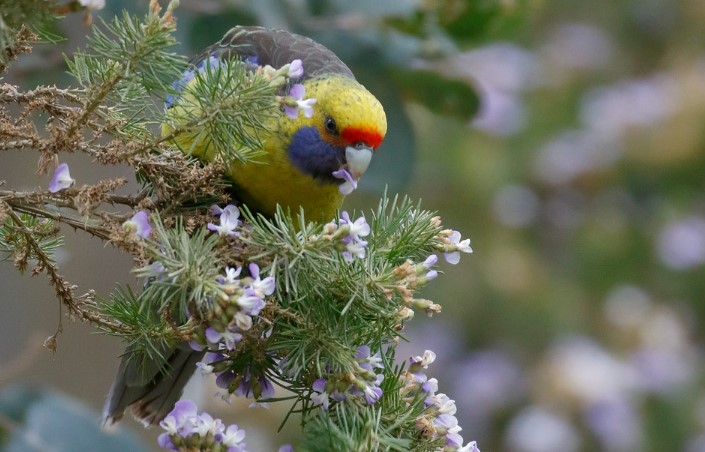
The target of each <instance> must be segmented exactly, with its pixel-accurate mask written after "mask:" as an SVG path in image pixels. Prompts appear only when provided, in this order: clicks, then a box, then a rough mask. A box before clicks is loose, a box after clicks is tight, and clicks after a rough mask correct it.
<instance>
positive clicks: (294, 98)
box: [284, 83, 317, 119]
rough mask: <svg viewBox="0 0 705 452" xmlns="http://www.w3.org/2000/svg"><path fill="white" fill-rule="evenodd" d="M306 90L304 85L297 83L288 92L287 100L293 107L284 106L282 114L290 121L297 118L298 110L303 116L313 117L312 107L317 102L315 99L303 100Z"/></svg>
mask: <svg viewBox="0 0 705 452" xmlns="http://www.w3.org/2000/svg"><path fill="white" fill-rule="evenodd" d="M304 95H306V88H305V87H304V85H301V84H299V83H297V84H296V85H294V86H292V87H291V90H290V91H289V99H290V101H291V103H292V104H294V105H293V106H289V105H286V106H284V112H285V113H286V115H287V116H288V117H290V118H291V119H296V118H298V117H299V110H301V111H303V113H304V116H305V117H307V118H310V117H311V116H313V105H314V104H315V103H316V102H317V100H316V99H315V98H310V99H304Z"/></svg>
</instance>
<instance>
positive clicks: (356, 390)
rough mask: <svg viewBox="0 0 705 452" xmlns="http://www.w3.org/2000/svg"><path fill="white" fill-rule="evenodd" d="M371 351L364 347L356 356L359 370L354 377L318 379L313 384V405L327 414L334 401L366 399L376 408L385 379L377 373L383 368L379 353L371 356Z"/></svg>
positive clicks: (332, 376)
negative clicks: (376, 370) (376, 371)
mask: <svg viewBox="0 0 705 452" xmlns="http://www.w3.org/2000/svg"><path fill="white" fill-rule="evenodd" d="M370 353H371V352H370V347H368V346H367V345H362V346H360V347H358V349H357V352H356V353H355V370H354V371H353V372H352V373H344V374H331V375H328V376H327V377H326V378H323V377H321V378H318V379H316V380H315V381H314V382H313V385H312V386H311V389H312V390H313V395H312V396H311V402H312V403H313V405H314V406H321V407H322V408H323V409H324V410H327V409H328V407H329V406H330V399H333V400H334V401H336V402H342V401H343V400H347V399H349V398H362V397H364V399H365V401H366V402H367V403H368V404H370V405H373V404H375V403H376V402H377V401H378V400H379V399H380V398H381V397H382V389H381V388H380V387H379V385H380V384H381V383H382V381H383V380H384V375H382V374H377V373H375V369H378V368H383V367H384V366H383V365H382V359H381V357H380V354H379V352H377V353H376V354H374V355H371V354H370Z"/></svg>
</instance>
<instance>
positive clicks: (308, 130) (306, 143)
mask: <svg viewBox="0 0 705 452" xmlns="http://www.w3.org/2000/svg"><path fill="white" fill-rule="evenodd" d="M287 153H288V154H289V158H290V159H291V162H292V163H293V164H294V166H295V167H297V168H298V169H299V170H301V171H302V172H304V173H306V174H308V175H310V176H312V177H313V178H315V179H320V180H323V181H326V182H330V183H335V184H337V183H339V182H340V181H339V180H338V179H336V178H335V177H333V171H336V170H338V169H340V167H341V166H342V165H343V162H344V158H345V149H344V148H342V147H338V146H333V145H332V144H330V143H328V142H327V141H325V140H324V139H323V138H321V135H320V134H319V133H318V129H317V128H315V127H313V126H310V127H302V128H301V129H299V130H297V131H296V133H295V134H294V137H293V139H292V140H291V144H289V148H288V149H287Z"/></svg>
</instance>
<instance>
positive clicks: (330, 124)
mask: <svg viewBox="0 0 705 452" xmlns="http://www.w3.org/2000/svg"><path fill="white" fill-rule="evenodd" d="M326 130H327V131H328V132H330V133H334V134H337V133H338V126H337V125H336V124H335V119H333V118H331V117H330V116H328V117H327V118H326Z"/></svg>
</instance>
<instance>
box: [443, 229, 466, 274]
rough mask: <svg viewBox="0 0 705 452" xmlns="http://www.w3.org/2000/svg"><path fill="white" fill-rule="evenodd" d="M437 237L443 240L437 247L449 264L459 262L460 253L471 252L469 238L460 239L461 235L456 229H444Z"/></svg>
mask: <svg viewBox="0 0 705 452" xmlns="http://www.w3.org/2000/svg"><path fill="white" fill-rule="evenodd" d="M439 238H440V239H441V241H442V242H443V243H442V244H441V245H439V246H438V248H439V249H440V250H441V251H443V257H444V258H445V260H446V262H448V263H449V264H453V265H455V264H457V263H458V262H460V253H461V252H463V253H472V248H471V247H470V239H465V240H460V239H461V235H460V232H458V231H453V230H452V229H445V230H443V231H441V233H440V234H439Z"/></svg>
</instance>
